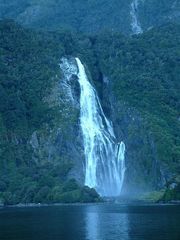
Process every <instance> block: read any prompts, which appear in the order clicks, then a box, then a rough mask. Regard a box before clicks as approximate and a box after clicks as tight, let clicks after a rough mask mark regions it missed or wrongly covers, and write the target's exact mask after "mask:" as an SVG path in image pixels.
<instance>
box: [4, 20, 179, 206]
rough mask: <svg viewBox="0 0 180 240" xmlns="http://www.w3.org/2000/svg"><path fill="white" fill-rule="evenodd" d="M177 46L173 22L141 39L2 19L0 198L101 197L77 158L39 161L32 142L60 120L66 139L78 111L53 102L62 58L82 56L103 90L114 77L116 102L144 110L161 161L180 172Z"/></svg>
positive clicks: (13, 200)
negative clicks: (78, 168)
mask: <svg viewBox="0 0 180 240" xmlns="http://www.w3.org/2000/svg"><path fill="white" fill-rule="evenodd" d="M179 46H180V27H179V25H174V24H169V25H167V26H164V27H161V28H158V29H152V30H150V31H148V32H147V33H144V34H143V35H141V36H132V37H125V36H123V35H121V34H118V33H112V32H104V33H102V34H101V35H97V36H96V35H93V36H92V35H88V36H83V35H80V36H79V35H76V34H75V33H74V34H73V33H71V32H67V31H64V30H58V31H56V32H52V31H49V32H43V31H32V30H27V29H24V28H23V27H21V26H19V25H18V24H16V23H14V22H13V21H8V20H7V21H1V22H0V100H1V101H0V201H1V202H3V203H5V204H15V203H19V202H21V203H29V202H35V203H39V202H40V203H52V202H89V201H98V200H99V196H98V195H97V193H96V192H95V191H94V190H93V189H89V188H87V187H81V186H79V185H78V184H77V182H76V181H75V180H73V179H69V177H68V174H69V172H70V170H71V169H72V168H73V163H72V162H73V161H72V159H73V156H71V157H70V158H68V157H69V156H68V157H67V156H65V155H62V156H59V157H58V159H57V160H54V161H53V162H50V161H49V160H48V158H45V157H44V155H43V154H41V152H40V153H36V154H37V156H36V158H35V157H34V150H33V147H32V145H31V144H29V141H30V139H31V136H32V134H33V133H34V132H36V131H39V130H42V132H43V134H44V135H45V134H48V133H49V129H51V130H52V129H54V128H55V127H57V126H56V123H57V122H58V124H59V125H58V127H61V130H63V134H64V135H63V137H65V136H66V137H67V138H68V137H69V138H71V135H70V134H69V132H68V131H69V129H68V128H66V126H67V125H70V124H71V120H70V119H71V118H72V119H73V116H71V115H68V116H64V115H63V110H64V109H65V108H66V107H67V106H65V103H61V104H62V105H60V106H59V107H60V108H61V109H62V111H61V112H59V111H57V106H55V105H52V104H49V102H48V99H49V96H50V95H51V93H52V89H53V87H54V86H55V85H56V84H57V83H58V81H59V79H60V76H61V72H60V68H59V66H58V63H59V61H60V58H61V57H62V56H80V58H81V59H82V60H83V62H84V63H85V64H86V66H88V69H89V71H90V72H91V75H92V79H93V81H94V84H95V85H96V87H97V89H98V90H99V93H101V90H102V87H103V86H102V84H103V81H102V75H105V76H108V78H109V79H110V81H111V85H112V92H113V94H114V95H115V97H116V98H117V100H118V101H120V102H123V103H125V104H126V106H127V107H131V108H134V109H136V110H137V111H138V112H139V113H140V114H141V116H142V118H143V121H144V124H145V125H146V129H147V131H149V133H150V134H151V135H152V137H153V139H154V144H155V146H156V154H157V159H158V161H159V162H160V164H161V165H162V166H166V168H168V171H169V172H170V173H171V174H172V175H173V176H178V175H179V172H180V162H179V161H180V139H179V137H180V136H179V132H180V129H179V107H180V106H179V103H180V102H179V101H180V91H179V90H180V81H179V80H180V79H179V76H180V68H179V59H180V47H179ZM100 95H101V94H100ZM102 102H103V99H102ZM69 113H72V111H71V110H69ZM76 120H77V119H75V121H76ZM72 124H73V123H72ZM63 128H64V129H63ZM46 132H47V133H46ZM134 132H135V133H136V134H137V131H134ZM147 147H148V146H147ZM38 154H39V155H38ZM40 155H41V156H40ZM146 158H147V168H151V163H150V159H149V158H148V156H146ZM41 160H43V161H41ZM148 170H149V169H148ZM178 186H179V185H178ZM178 189H179V188H178V187H177V190H178ZM168 191H169V190H167V192H166V193H165V197H164V198H165V199H167V200H169V198H170V197H169V196H171V197H172V198H175V199H178V198H179V194H175V195H173V194H174V193H173V194H169V192H168ZM170 191H171V190H170ZM178 191H179V190H178ZM176 192H177V191H176ZM167 196H168V197H167Z"/></svg>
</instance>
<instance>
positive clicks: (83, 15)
mask: <svg viewBox="0 0 180 240" xmlns="http://www.w3.org/2000/svg"><path fill="white" fill-rule="evenodd" d="M0 18H13V19H15V20H17V21H18V22H20V23H22V24H24V25H25V26H30V27H39V28H46V29H47V28H48V29H58V28H59V27H64V28H67V29H73V30H76V31H79V32H86V33H97V32H100V31H102V30H110V31H115V32H123V33H128V34H131V33H137V26H136V25H137V24H138V25H140V27H141V28H142V30H143V31H145V30H147V29H148V28H151V27H154V26H158V25H162V24H164V23H167V22H178V21H179V20H180V1H179V0H159V1H156V0H126V1H124V0H112V1H108V0H90V1H84V0H78V1H73V0H46V1H40V0H39V1H38V0H13V1H4V0H0Z"/></svg>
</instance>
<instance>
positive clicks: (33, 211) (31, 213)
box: [0, 204, 180, 240]
mask: <svg viewBox="0 0 180 240" xmlns="http://www.w3.org/2000/svg"><path fill="white" fill-rule="evenodd" d="M179 223H180V205H179V206H178V205H177V206H175V205H162V206H161V205H147V206H145V205H142V206H140V205H139V206H138V205H135V206H134V205H133V206H128V205H126V206H123V205H121V204H99V205H98V204H97V205H80V204H79V205H62V206H52V207H32V208H4V209H0V240H179V239H180V228H179Z"/></svg>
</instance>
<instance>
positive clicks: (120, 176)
mask: <svg viewBox="0 0 180 240" xmlns="http://www.w3.org/2000/svg"><path fill="white" fill-rule="evenodd" d="M76 62H77V66H78V80H79V84H80V90H81V91H80V92H81V93H80V125H81V129H82V134H83V142H84V155H85V185H87V186H89V187H91V188H95V189H96V190H97V192H98V193H99V194H100V195H101V196H104V197H117V196H119V195H120V193H121V189H122V186H123V181H124V175H125V144H124V143H123V142H122V141H121V142H119V143H118V142H117V139H116V137H115V134H114V131H113V126H112V124H111V123H110V122H109V121H108V119H107V118H106V116H105V114H104V112H103V109H102V107H101V104H100V101H99V98H98V95H97V93H96V90H95V89H94V88H93V86H92V85H91V84H90V82H89V80H88V77H87V74H86V72H85V68H84V66H83V64H82V63H81V61H80V60H79V59H78V58H76Z"/></svg>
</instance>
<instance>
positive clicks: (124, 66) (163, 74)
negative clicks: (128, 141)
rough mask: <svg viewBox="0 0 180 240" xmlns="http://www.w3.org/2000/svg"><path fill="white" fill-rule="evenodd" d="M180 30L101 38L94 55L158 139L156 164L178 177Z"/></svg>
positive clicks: (176, 27) (172, 28)
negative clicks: (170, 169) (170, 170)
mask: <svg viewBox="0 0 180 240" xmlns="http://www.w3.org/2000/svg"><path fill="white" fill-rule="evenodd" d="M179 46H180V27H179V25H168V26H164V27H162V28H160V29H159V28H158V29H153V30H151V31H149V32H147V33H144V34H143V35H141V36H134V37H132V38H129V39H126V38H123V37H122V36H121V35H118V34H117V35H116V34H106V35H101V36H100V37H99V38H98V39H97V42H96V53H97V57H98V59H99V62H100V68H101V71H102V72H103V73H104V74H105V75H106V76H109V77H111V79H112V81H113V86H114V92H115V94H116V96H117V98H118V99H119V100H120V101H122V102H125V103H127V104H128V105H129V106H131V107H134V108H135V109H137V110H139V111H140V112H141V114H142V116H143V118H144V119H145V122H146V124H147V126H148V128H149V131H150V132H151V133H152V134H153V136H154V138H155V144H156V146H157V154H158V159H160V160H161V161H162V162H164V163H167V164H168V165H169V167H170V168H175V169H174V170H175V172H177V173H178V172H180V136H179V132H180V124H179V109H180V78H179V76H180V68H179V58H180V48H179Z"/></svg>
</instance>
